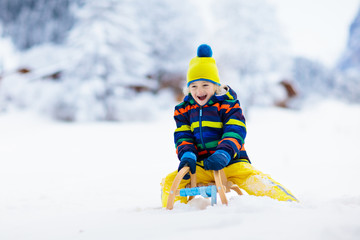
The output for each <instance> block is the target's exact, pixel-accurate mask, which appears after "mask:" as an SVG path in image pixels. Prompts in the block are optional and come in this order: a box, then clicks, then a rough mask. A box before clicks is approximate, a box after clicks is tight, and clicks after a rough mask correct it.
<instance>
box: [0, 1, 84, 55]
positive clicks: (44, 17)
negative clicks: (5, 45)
mask: <svg viewBox="0 0 360 240" xmlns="http://www.w3.org/2000/svg"><path fill="white" fill-rule="evenodd" d="M77 2H79V0H75V1H71V0H52V1H46V0H2V1H0V22H2V23H3V26H4V30H3V34H4V35H5V36H10V37H11V38H12V40H13V42H14V44H15V45H16V46H17V47H18V48H19V49H22V50H24V49H27V48H30V47H32V46H34V45H38V44H42V43H46V42H54V43H61V42H63V40H64V39H65V37H66V34H67V32H68V30H69V29H70V28H71V27H72V25H73V23H74V17H73V15H72V12H71V8H72V6H73V5H74V4H76V3H77Z"/></svg>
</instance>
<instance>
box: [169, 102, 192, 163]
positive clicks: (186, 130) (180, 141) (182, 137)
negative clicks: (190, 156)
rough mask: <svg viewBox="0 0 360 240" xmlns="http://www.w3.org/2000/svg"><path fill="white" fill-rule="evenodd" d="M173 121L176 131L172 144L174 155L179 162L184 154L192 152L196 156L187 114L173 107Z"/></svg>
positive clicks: (179, 107)
mask: <svg viewBox="0 0 360 240" xmlns="http://www.w3.org/2000/svg"><path fill="white" fill-rule="evenodd" d="M174 119H175V123H176V129H175V133H174V142H175V147H176V153H177V155H178V158H179V160H181V157H182V156H183V155H184V153H186V152H193V153H194V154H195V155H196V156H197V149H196V147H195V140H194V139H195V138H194V135H193V133H192V131H191V126H190V121H189V118H188V117H187V112H186V111H185V110H184V108H182V107H181V106H179V105H178V106H176V107H175V112H174Z"/></svg>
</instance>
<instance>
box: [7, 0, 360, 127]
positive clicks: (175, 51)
mask: <svg viewBox="0 0 360 240" xmlns="http://www.w3.org/2000/svg"><path fill="white" fill-rule="evenodd" d="M202 43H207V44H209V45H210V46H211V47H212V49H213V52H214V55H213V57H214V58H215V60H216V61H217V64H218V68H219V72H220V77H221V81H222V83H226V84H229V85H230V86H231V87H232V88H234V89H235V91H236V92H237V93H238V97H239V99H240V101H241V102H242V105H243V107H244V108H245V110H248V109H251V107H253V106H278V107H281V108H289V109H301V108H302V106H304V103H308V102H312V101H319V100H320V99H323V98H331V99H339V100H341V101H345V102H348V103H355V104H359V103H360V2H359V1H358V0H344V1H336V0H328V1H325V0H317V1H309V0H303V1H298V0H297V1H285V0H251V1H247V0H223V1H215V0H197V1H191V0H183V1H170V0H147V1H140V0H103V1H95V0H73V1H71V0H51V1H49V0H0V114H7V113H10V112H13V111H19V110H26V111H32V112H36V113H39V114H41V115H44V116H47V117H50V118H52V119H56V120H59V121H70V122H73V121H130V120H147V119H151V118H152V117H154V115H156V114H157V113H158V112H159V111H161V110H162V109H169V108H172V107H173V106H174V104H176V103H177V102H179V101H181V100H182V98H183V95H182V88H183V87H184V85H185V78H186V71H187V67H188V63H189V61H190V59H191V58H192V57H194V56H195V54H196V49H197V47H198V45H200V44H202Z"/></svg>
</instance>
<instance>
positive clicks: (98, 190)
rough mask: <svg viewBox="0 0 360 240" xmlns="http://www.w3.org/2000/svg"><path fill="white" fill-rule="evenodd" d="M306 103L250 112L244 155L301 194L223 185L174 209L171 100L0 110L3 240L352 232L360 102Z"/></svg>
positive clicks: (359, 203)
mask: <svg viewBox="0 0 360 240" xmlns="http://www.w3.org/2000/svg"><path fill="white" fill-rule="evenodd" d="M306 106H307V107H306V108H304V110H302V111H295V110H283V109H277V108H260V107H254V108H252V109H251V111H249V112H248V115H247V119H248V121H247V125H248V137H247V151H248V153H249V155H250V157H251V160H252V162H253V165H254V166H255V167H256V168H258V169H260V170H261V171H263V172H265V173H268V174H271V176H272V177H273V178H274V179H275V180H277V181H279V182H280V183H282V184H283V185H284V186H286V187H287V188H289V189H290V190H291V191H292V193H293V194H295V196H296V197H297V198H298V199H299V200H300V201H301V202H300V203H290V202H279V201H276V200H272V199H269V198H267V197H254V196H249V195H244V196H236V195H235V194H230V195H229V196H228V197H229V198H230V201H229V206H223V205H221V204H219V205H215V206H210V203H209V200H207V199H202V198H196V199H195V200H194V201H192V202H190V203H189V204H188V205H184V204H175V208H174V210H173V211H167V210H164V209H161V207H160V185H159V183H160V182H161V179H162V178H163V177H165V176H166V174H167V173H169V172H171V171H173V170H175V169H176V168H177V164H178V161H177V159H176V155H175V149H174V145H173V130H174V127H175V125H174V123H173V119H172V110H168V111H165V110H164V111H163V112H162V113H160V114H159V115H158V118H157V119H156V120H153V121H147V122H127V123H126V122H122V123H115V122H113V123H93V122H83V123H61V122H54V121H51V120H48V119H44V118H40V117H38V116H35V115H32V114H31V113H16V112H13V113H9V114H6V115H0V146H1V147H0V191H1V197H0V239H4V240H10V239H11V240H13V239H14V240H23V239H24V240H25V239H26V240H29V239H36V240H42V239H46V240H48V239H52V240H57V239H59V240H60V239H61V240H63V239H66V240H71V239H86V240H92V239H110V240H111V239H157V240H158V239H184V238H189V237H191V238H196V239H199V238H204V239H218V238H223V237H225V238H226V239H239V238H241V239H359V236H360V191H359V187H358V184H359V182H360V174H358V169H359V165H360V164H359V162H358V160H359V159H360V151H359V150H358V149H357V146H356V145H357V143H358V135H359V131H360V126H359V122H360V106H359V105H346V104H344V103H342V102H338V101H334V100H326V101H325V100H324V101H321V102H319V103H314V102H312V103H309V104H308V105H306ZM203 209H204V210H203Z"/></svg>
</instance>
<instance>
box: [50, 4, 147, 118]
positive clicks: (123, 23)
mask: <svg viewBox="0 0 360 240" xmlns="http://www.w3.org/2000/svg"><path fill="white" fill-rule="evenodd" d="M77 16H78V23H77V24H76V25H75V27H74V29H73V30H72V31H71V33H70V36H69V39H68V41H67V45H66V46H67V47H68V49H69V50H71V52H72V55H73V58H72V60H71V62H72V65H71V66H69V67H68V68H67V69H66V71H65V74H64V79H65V83H64V85H65V86H66V87H65V88H64V94H66V95H67V96H68V98H62V99H59V103H58V109H57V110H56V111H55V112H56V113H61V114H65V116H66V117H67V116H68V115H69V112H70V115H71V112H72V111H73V109H74V106H75V108H76V109H77V111H76V116H74V117H75V118H76V119H78V118H79V119H100V120H101V119H103V120H121V119H122V118H126V114H127V113H126V112H122V111H123V110H124V109H123V104H122V102H123V100H124V99H126V98H128V97H131V93H129V92H131V90H130V89H129V88H128V87H131V86H142V87H145V88H152V86H151V82H150V81H149V80H148V79H147V78H146V75H147V73H148V72H149V71H150V70H149V64H148V63H150V62H151V61H150V59H149V58H148V55H149V54H148V52H149V50H148V46H147V45H146V44H145V43H144V42H143V41H142V39H141V37H140V36H141V32H140V28H139V25H138V23H137V22H136V17H135V5H134V3H133V2H132V1H130V0H124V1H116V0H106V1H95V0H91V1H90V0H89V1H87V2H86V3H85V5H84V6H83V7H82V8H81V9H79V10H78V15H77ZM129 94H130V96H129ZM66 99H68V100H66ZM63 100H66V101H63ZM66 109H68V110H69V111H66ZM57 117H59V118H62V116H61V115H59V116H57Z"/></svg>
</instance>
